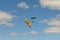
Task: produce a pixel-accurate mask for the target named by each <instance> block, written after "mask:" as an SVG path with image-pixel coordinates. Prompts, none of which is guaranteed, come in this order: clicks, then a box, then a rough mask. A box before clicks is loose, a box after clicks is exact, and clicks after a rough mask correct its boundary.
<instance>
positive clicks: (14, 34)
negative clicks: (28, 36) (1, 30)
mask: <svg viewBox="0 0 60 40" xmlns="http://www.w3.org/2000/svg"><path fill="white" fill-rule="evenodd" d="M10 36H20V34H18V33H15V32H11V33H10Z"/></svg>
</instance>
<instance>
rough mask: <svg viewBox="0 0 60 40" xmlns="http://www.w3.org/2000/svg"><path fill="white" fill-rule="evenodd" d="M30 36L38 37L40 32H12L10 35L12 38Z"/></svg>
mask: <svg viewBox="0 0 60 40" xmlns="http://www.w3.org/2000/svg"><path fill="white" fill-rule="evenodd" d="M30 34H32V35H37V34H38V32H37V31H29V32H25V33H16V32H11V33H10V36H14V37H15V36H25V35H30Z"/></svg>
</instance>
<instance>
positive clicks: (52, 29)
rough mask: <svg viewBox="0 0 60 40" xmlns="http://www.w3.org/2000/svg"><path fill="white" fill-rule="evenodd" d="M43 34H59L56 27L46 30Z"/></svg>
mask: <svg viewBox="0 0 60 40" xmlns="http://www.w3.org/2000/svg"><path fill="white" fill-rule="evenodd" d="M44 32H45V33H55V34H56V33H59V34H60V28H58V27H51V28H46V29H45V31H44Z"/></svg>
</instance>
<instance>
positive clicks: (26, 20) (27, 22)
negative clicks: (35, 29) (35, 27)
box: [25, 18, 32, 28]
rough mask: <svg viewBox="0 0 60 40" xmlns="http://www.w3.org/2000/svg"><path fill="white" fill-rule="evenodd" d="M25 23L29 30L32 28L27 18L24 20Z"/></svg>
mask: <svg viewBox="0 0 60 40" xmlns="http://www.w3.org/2000/svg"><path fill="white" fill-rule="evenodd" d="M25 23H26V24H27V25H28V26H29V27H30V28H31V27H32V22H31V21H29V20H28V19H27V18H26V19H25Z"/></svg>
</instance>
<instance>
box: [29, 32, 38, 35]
mask: <svg viewBox="0 0 60 40" xmlns="http://www.w3.org/2000/svg"><path fill="white" fill-rule="evenodd" d="M29 33H30V34H32V35H36V34H38V32H36V31H30V32H29Z"/></svg>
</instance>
